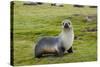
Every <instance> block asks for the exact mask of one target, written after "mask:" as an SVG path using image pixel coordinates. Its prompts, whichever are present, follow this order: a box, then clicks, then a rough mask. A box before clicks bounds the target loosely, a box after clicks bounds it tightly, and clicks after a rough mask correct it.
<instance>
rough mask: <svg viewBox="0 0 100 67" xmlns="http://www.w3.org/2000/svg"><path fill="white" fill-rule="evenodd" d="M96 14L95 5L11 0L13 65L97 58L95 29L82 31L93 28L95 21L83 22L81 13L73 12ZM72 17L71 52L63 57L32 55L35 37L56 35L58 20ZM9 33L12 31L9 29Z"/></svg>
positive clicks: (81, 60)
mask: <svg viewBox="0 0 100 67" xmlns="http://www.w3.org/2000/svg"><path fill="white" fill-rule="evenodd" d="M76 13H78V14H82V15H88V14H96V8H89V7H87V6H86V7H84V8H75V7H73V6H72V5H64V7H56V6H50V4H43V5H36V6H28V5H23V2H18V1H15V4H14V22H13V34H14V35H13V36H14V37H13V39H14V40H13V41H14V44H13V45H14V65H15V66H18V65H34V64H54V63H70V62H88V61H96V60H97V32H96V31H92V32H89V31H86V30H87V29H88V28H96V21H95V20H94V21H91V22H84V21H83V19H84V17H83V16H72V15H73V14H76ZM69 16H72V18H71V21H72V24H73V28H74V33H75V36H77V37H78V38H77V39H75V40H74V43H73V50H74V53H72V54H65V55H64V56H63V57H52V56H48V57H43V58H40V59H37V58H34V47H35V43H36V42H37V40H38V39H39V38H41V37H43V36H57V35H59V33H60V32H61V21H62V20H64V19H66V18H68V17H69ZM11 32H12V31H11Z"/></svg>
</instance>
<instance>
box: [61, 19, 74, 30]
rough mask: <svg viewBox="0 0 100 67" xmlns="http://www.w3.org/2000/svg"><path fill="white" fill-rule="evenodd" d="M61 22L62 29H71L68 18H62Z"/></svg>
mask: <svg viewBox="0 0 100 67" xmlns="http://www.w3.org/2000/svg"><path fill="white" fill-rule="evenodd" d="M62 24H63V26H62V27H63V28H64V29H71V28H72V24H71V21H70V20H64V21H62Z"/></svg>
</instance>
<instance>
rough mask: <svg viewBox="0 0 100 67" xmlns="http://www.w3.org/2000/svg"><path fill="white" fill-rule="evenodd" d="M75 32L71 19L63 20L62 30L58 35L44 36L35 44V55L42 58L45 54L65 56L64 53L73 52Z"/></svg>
mask: <svg viewBox="0 0 100 67" xmlns="http://www.w3.org/2000/svg"><path fill="white" fill-rule="evenodd" d="M73 40H74V32H73V28H72V24H71V21H70V20H64V21H62V31H61V33H60V34H59V36H56V37H43V38H41V39H40V40H39V41H38V42H37V44H36V46H35V57H36V58H40V57H41V56H42V55H43V54H55V55H57V56H63V54H64V53H66V52H68V53H72V52H73V50H72V44H73Z"/></svg>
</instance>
